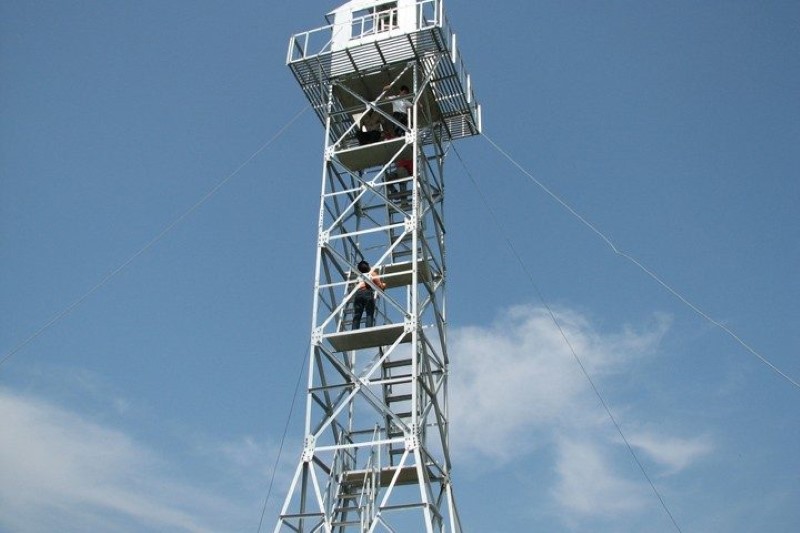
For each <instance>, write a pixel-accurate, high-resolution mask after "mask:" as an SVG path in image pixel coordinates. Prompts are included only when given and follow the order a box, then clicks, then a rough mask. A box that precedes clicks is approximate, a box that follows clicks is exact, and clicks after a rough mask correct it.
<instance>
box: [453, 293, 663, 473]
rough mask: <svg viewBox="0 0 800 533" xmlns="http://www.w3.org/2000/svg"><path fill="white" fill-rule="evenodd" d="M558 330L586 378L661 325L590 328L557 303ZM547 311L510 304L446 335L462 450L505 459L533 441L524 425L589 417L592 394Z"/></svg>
mask: <svg viewBox="0 0 800 533" xmlns="http://www.w3.org/2000/svg"><path fill="white" fill-rule="evenodd" d="M556 316H557V318H558V322H559V325H560V327H561V331H563V333H564V336H566V337H567V339H569V343H570V345H571V346H572V348H573V349H574V350H575V352H576V353H577V355H578V356H579V357H580V358H581V361H582V362H583V364H584V366H585V367H586V369H587V371H588V372H589V373H590V374H591V375H592V377H593V378H597V377H600V376H603V375H608V374H613V373H616V372H619V371H620V370H621V369H622V368H623V367H624V365H625V364H626V363H627V362H629V361H630V360H631V359H633V358H637V357H642V356H643V355H646V354H649V353H651V352H652V351H653V350H655V348H656V347H657V345H658V342H659V341H660V339H661V337H662V336H663V335H664V333H665V331H666V328H667V320H666V319H665V318H663V317H659V319H658V320H657V322H656V324H655V326H654V327H653V328H651V330H648V331H644V332H641V333H639V332H636V331H634V330H633V329H631V328H626V329H624V330H623V331H622V332H621V333H614V334H602V333H599V332H597V331H596V330H595V329H594V328H593V327H592V326H591V324H590V323H589V322H588V320H586V319H585V318H584V317H582V316H581V315H579V314H578V313H575V312H572V311H568V310H560V311H558V312H557V315H556ZM561 331H560V330H559V328H558V327H556V325H555V324H554V323H553V320H552V319H551V318H550V315H549V313H548V312H547V311H546V310H545V309H542V308H534V307H530V306H518V307H513V308H511V309H510V310H508V311H506V312H504V313H502V314H501V316H500V317H499V318H498V319H497V320H496V321H495V322H494V323H493V324H491V325H490V326H488V327H465V328H459V329H456V330H454V331H453V333H452V334H451V336H450V339H451V343H450V348H449V350H450V353H451V354H452V355H451V358H452V360H453V361H454V363H453V373H452V378H451V391H452V398H453V401H452V402H451V405H452V408H451V412H452V418H453V420H454V424H453V427H454V429H453V432H454V433H457V435H458V438H457V439H454V443H456V445H457V446H458V452H459V453H462V454H464V455H468V456H473V455H476V454H477V455H478V456H482V457H488V458H491V459H493V460H495V461H500V462H504V461H507V460H509V459H510V458H512V457H513V456H514V455H515V454H519V453H520V452H523V453H524V452H527V451H530V450H531V449H532V448H533V446H534V444H533V442H532V440H531V438H530V436H531V432H532V431H536V430H542V429H552V428H557V427H560V426H564V425H566V426H569V427H574V426H576V425H585V424H587V423H589V424H594V423H595V421H596V420H597V419H598V411H597V409H596V407H591V408H590V409H587V408H586V406H588V405H594V404H596V399H595V398H594V397H593V393H592V392H591V389H590V387H589V384H588V382H587V381H586V378H585V377H584V376H583V374H582V372H581V370H580V368H579V367H578V365H577V364H576V362H575V358H574V356H573V355H572V351H571V350H570V347H569V346H568V345H567V344H566V343H565V341H564V336H562V333H561Z"/></svg>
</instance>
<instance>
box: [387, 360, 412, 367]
mask: <svg viewBox="0 0 800 533" xmlns="http://www.w3.org/2000/svg"><path fill="white" fill-rule="evenodd" d="M412 362H413V361H412V360H411V359H397V360H395V361H386V362H384V363H383V368H397V367H400V366H411V363H412Z"/></svg>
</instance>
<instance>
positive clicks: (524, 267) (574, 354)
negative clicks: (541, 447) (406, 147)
mask: <svg viewBox="0 0 800 533" xmlns="http://www.w3.org/2000/svg"><path fill="white" fill-rule="evenodd" d="M453 151H454V152H455V154H456V157H458V160H459V161H461V166H462V167H463V168H464V171H465V172H466V173H467V177H468V178H469V180H470V182H472V185H473V186H474V187H475V189H476V190H477V191H478V196H480V198H481V202H483V205H484V207H486V210H487V211H488V212H489V215H490V217H491V219H492V221H493V222H494V224H495V226H497V229H498V230H499V231H500V234H501V235H502V236H503V239H504V240H505V241H506V244H507V245H508V248H509V250H511V253H512V255H513V256H514V257H515V258H516V260H517V262H518V263H519V265H520V267H521V268H522V271H523V272H525V275H526V276H527V278H528V281H529V282H530V284H531V286H532V287H533V290H534V291H535V292H536V296H537V297H538V298H539V301H541V302H542V304H543V305H544V307H545V309H547V313H548V314H549V315H550V319H551V320H552V321H553V324H555V326H556V328H557V329H558V332H559V333H560V334H561V338H562V339H564V342H565V343H566V345H567V347H568V348H569V351H570V352H571V353H572V357H573V358H574V359H575V362H576V363H577V364H578V367H579V368H580V370H581V373H582V374H583V376H584V377H585V378H586V380H587V381H588V382H589V385H590V386H591V388H592V390H593V391H594V394H595V396H597V398H598V399H599V400H600V404H601V405H602V406H603V409H604V410H605V412H606V415H608V418H609V419H610V420H611V422H612V423H613V425H614V428H615V429H616V430H617V433H619V436H620V437H621V438H622V441H623V442H624V443H625V447H626V448H627V449H628V453H629V454H630V455H631V457H633V461H634V462H635V463H636V465H637V466H638V467H639V470H640V471H641V472H642V475H643V476H644V478H645V479H646V480H647V483H648V484H649V485H650V488H651V489H652V491H653V493H655V495H656V498H658V501H659V502H660V503H661V508H662V509H664V512H665V513H667V516H668V517H669V519H670V521H671V522H672V525H673V526H675V529H676V530H677V531H678V532H679V533H683V531H682V530H681V528H680V526H679V525H678V523H677V522H676V521H675V517H674V516H673V515H672V512H670V510H669V507H668V506H667V503H666V502H665V501H664V498H663V497H662V496H661V493H660V492H659V491H658V489H657V488H656V486H655V484H654V483H653V480H652V479H651V478H650V476H649V475H648V474H647V470H646V469H645V467H644V465H643V464H642V462H641V461H640V460H639V457H638V456H637V455H636V452H635V451H633V446H631V444H630V442H629V441H628V439H627V437H625V433H624V432H623V431H622V427H621V426H620V425H619V423H618V422H617V419H616V418H615V417H614V415H613V414H612V412H611V407H610V406H609V404H608V403H607V402H606V400H605V398H604V397H603V395H602V394H601V393H600V389H598V388H597V386H596V385H595V383H594V380H592V377H591V376H590V375H589V372H588V370H586V367H585V366H584V364H583V361H581V358H580V357H579V356H578V354H577V352H576V351H575V348H574V347H573V346H572V343H571V342H570V341H569V338H568V337H567V334H566V333H565V332H564V329H563V328H562V327H561V323H560V322H559V321H558V319H557V318H556V315H555V313H554V312H553V310H552V308H551V307H550V304H549V303H548V302H547V300H546V299H545V297H544V295H543V294H542V291H541V290H540V289H539V286H538V285H537V284H536V282H535V281H534V279H533V274H531V271H530V269H528V266H527V265H526V264H525V262H524V261H523V260H522V257H521V256H520V255H519V253H517V250H516V248H515V247H514V244H513V243H512V242H511V239H509V238H508V234H507V233H506V231H505V230H504V228H503V225H502V224H500V221H499V219H498V218H497V216H496V215H495V213H494V210H493V209H492V207H491V206H490V205H489V202H488V201H487V199H486V196H485V195H484V194H483V191H482V190H481V188H480V186H479V185H478V183H477V181H475V178H474V177H473V176H472V173H471V172H470V171H469V169H468V168H467V165H466V163H465V162H464V160H463V159H462V158H461V154H460V153H459V152H458V149H457V148H456V147H455V146H454V147H453Z"/></svg>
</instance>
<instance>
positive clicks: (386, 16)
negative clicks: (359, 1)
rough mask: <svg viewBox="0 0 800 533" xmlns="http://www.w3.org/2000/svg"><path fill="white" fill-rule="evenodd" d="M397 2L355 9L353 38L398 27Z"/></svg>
mask: <svg viewBox="0 0 800 533" xmlns="http://www.w3.org/2000/svg"><path fill="white" fill-rule="evenodd" d="M397 27H398V24H397V2H386V3H383V4H379V5H377V6H374V7H370V8H368V9H359V10H357V11H353V31H352V33H351V35H352V36H353V39H359V38H361V37H366V36H367V35H374V34H376V33H380V32H384V31H389V30H391V29H393V28H397Z"/></svg>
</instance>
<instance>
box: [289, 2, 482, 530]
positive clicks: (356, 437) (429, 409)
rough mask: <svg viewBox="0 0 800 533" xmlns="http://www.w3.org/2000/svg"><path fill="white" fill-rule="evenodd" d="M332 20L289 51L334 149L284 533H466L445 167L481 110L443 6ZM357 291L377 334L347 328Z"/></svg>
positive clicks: (328, 148)
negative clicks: (450, 321) (458, 459)
mask: <svg viewBox="0 0 800 533" xmlns="http://www.w3.org/2000/svg"><path fill="white" fill-rule="evenodd" d="M326 19H327V22H328V25H326V26H324V27H321V28H318V29H315V30H311V31H306V32H302V33H298V34H296V35H294V36H292V37H291V40H290V42H289V52H288V56H287V63H288V65H289V67H290V68H291V70H292V72H293V73H294V75H295V77H296V78H297V81H298V83H299V84H300V87H301V88H302V89H303V92H304V93H305V95H306V96H307V98H308V99H309V101H310V102H311V105H312V106H313V108H314V110H315V111H316V113H317V116H319V118H320V120H321V121H322V124H323V125H324V127H325V144H324V155H323V158H324V165H323V170H322V190H321V197H320V211H319V234H318V238H317V253H316V274H315V275H316V281H315V285H314V304H313V311H312V331H311V351H310V354H311V356H310V361H309V369H308V372H309V374H308V391H307V396H306V412H305V441H304V443H303V448H302V453H301V455H300V459H299V462H298V465H297V468H296V470H295V471H294V476H293V478H292V481H291V486H290V487H289V491H288V494H287V496H286V500H285V502H284V504H283V507H282V509H281V511H280V516H279V518H278V521H277V524H276V526H275V532H276V533H277V532H282V531H294V532H303V533H307V532H329V533H332V532H350V531H390V532H410V533H417V532H421V531H425V532H429V533H430V532H445V531H449V532H454V533H457V532H460V531H461V524H460V521H459V516H458V511H457V508H456V502H455V498H454V495H453V487H452V484H451V479H450V472H451V467H452V464H451V460H450V442H449V436H448V433H449V431H448V428H449V414H448V397H447V393H448V386H447V379H448V371H449V370H448V367H449V357H450V354H449V353H448V350H447V341H446V339H447V335H446V322H447V320H446V314H445V311H446V307H445V279H446V272H447V269H446V265H445V240H444V236H445V222H444V214H443V210H442V207H443V202H444V161H445V155H446V154H447V153H448V150H449V148H450V145H451V143H452V142H453V141H454V140H456V139H460V138H462V137H468V136H471V135H476V134H478V133H480V128H481V119H480V106H479V105H478V104H477V102H476V101H475V98H474V95H473V92H472V86H471V82H470V78H469V76H468V75H467V73H466V71H465V69H464V64H463V62H462V60H461V58H460V56H459V54H458V52H457V48H456V37H455V34H454V33H453V32H452V31H451V29H450V26H449V24H448V22H447V19H446V18H445V16H444V10H443V7H442V0H396V1H388V2H387V1H386V0H353V1H351V2H348V3H346V4H344V5H342V6H341V7H339V8H337V9H336V10H334V11H333V12H331V13H329V14H328V15H327V17H326ZM363 260H366V261H368V262H369V263H370V268H371V269H373V270H371V271H369V270H368V272H367V273H362V272H360V271H359V269H358V264H359V262H361V261H363ZM376 276H377V277H376ZM364 290H366V291H367V293H370V294H373V295H376V296H377V299H376V300H374V301H375V307H376V309H375V313H374V318H375V321H374V325H371V326H370V327H362V328H361V329H354V326H355V327H357V324H354V322H355V321H354V319H353V315H354V304H355V303H356V301H357V300H358V298H357V293H360V294H362V295H363V294H365V293H364V292H363V291H364ZM362 297H363V296H362ZM361 306H362V307H363V306H364V304H363V300H362V304H361ZM367 307H369V305H367ZM368 311H369V310H368V309H367V314H368Z"/></svg>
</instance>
